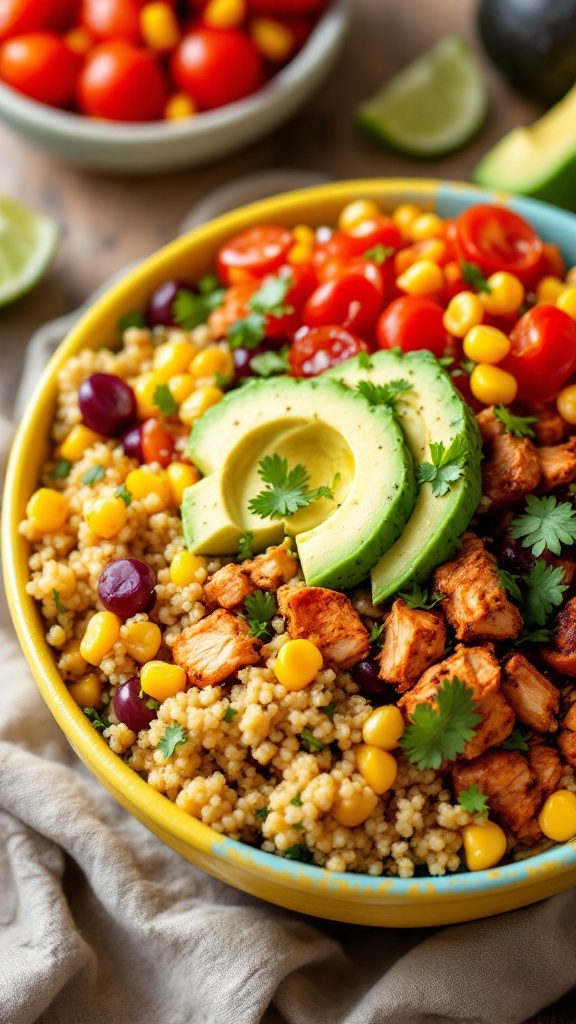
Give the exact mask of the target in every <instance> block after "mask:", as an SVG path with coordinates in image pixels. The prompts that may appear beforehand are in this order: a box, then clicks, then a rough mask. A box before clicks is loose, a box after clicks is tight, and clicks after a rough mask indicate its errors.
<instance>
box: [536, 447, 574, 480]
mask: <svg viewBox="0 0 576 1024" xmlns="http://www.w3.org/2000/svg"><path fill="white" fill-rule="evenodd" d="M536 454H537V455H538V461H539V462H540V469H541V473H542V475H541V479H540V484H539V486H538V493H539V494H546V492H547V491H553V490H555V489H556V488H557V487H562V486H563V485H564V484H569V483H571V482H572V480H574V479H576V437H569V438H568V440H567V441H565V442H564V444H554V445H549V446H545V447H544V448H537V449H536Z"/></svg>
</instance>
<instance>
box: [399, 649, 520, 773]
mask: <svg viewBox="0 0 576 1024" xmlns="http://www.w3.org/2000/svg"><path fill="white" fill-rule="evenodd" d="M500 678H501V671H500V664H499V662H498V661H497V659H496V658H495V656H494V651H493V648H492V646H491V645H487V646H486V647H465V646H464V644H458V646H457V647H456V650H455V651H454V654H451V655H450V657H449V658H445V660H444V661H442V662H440V664H439V665H433V666H432V667H431V668H429V669H428V670H427V671H426V672H425V673H424V675H423V676H422V677H421V679H420V680H419V681H418V682H417V683H416V686H414V687H412V689H411V690H409V691H408V693H405V694H404V696H403V697H401V698H400V700H399V701H398V707H399V708H400V710H401V711H402V713H403V715H404V716H405V717H406V718H410V716H411V714H412V712H413V711H414V708H415V707H416V705H417V704H421V703H423V702H427V703H428V704H433V703H434V700H435V698H436V694H437V692H438V690H439V688H440V685H441V683H442V682H443V680H444V679H460V680H461V682H463V683H465V684H466V686H469V687H471V689H472V690H473V691H474V700H475V701H476V702H477V704H478V711H479V712H480V714H481V715H482V721H481V722H480V723H479V724H478V727H477V728H476V731H475V734H474V736H473V737H472V739H471V740H469V741H468V743H467V744H466V746H465V748H464V753H463V754H462V757H463V758H465V759H466V760H467V761H470V760H472V759H473V758H475V757H478V756H479V755H480V754H482V753H483V752H484V751H485V750H487V749H488V747H493V746H495V745H496V744H497V743H502V742H503V740H505V739H506V737H507V736H509V735H510V733H511V732H512V729H513V728H514V712H513V711H512V708H511V707H510V705H509V704H508V702H507V701H506V698H505V697H504V695H503V693H502V690H501V687H500Z"/></svg>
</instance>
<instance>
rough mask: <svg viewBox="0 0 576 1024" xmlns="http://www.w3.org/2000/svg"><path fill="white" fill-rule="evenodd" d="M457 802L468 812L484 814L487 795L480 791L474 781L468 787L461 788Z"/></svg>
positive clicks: (486, 807)
mask: <svg viewBox="0 0 576 1024" xmlns="http://www.w3.org/2000/svg"><path fill="white" fill-rule="evenodd" d="M458 803H459V804H460V806H461V807H463V808H464V810H465V811H468V814H485V813H486V811H487V810H488V797H487V796H486V794H485V793H481V792H480V790H479V789H478V786H477V785H476V783H475V782H473V783H472V785H471V786H468V789H463V790H462V792H461V793H460V795H459V797H458Z"/></svg>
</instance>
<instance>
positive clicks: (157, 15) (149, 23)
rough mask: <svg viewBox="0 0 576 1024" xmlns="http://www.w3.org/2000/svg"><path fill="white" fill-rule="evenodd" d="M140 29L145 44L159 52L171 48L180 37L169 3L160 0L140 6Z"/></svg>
mask: <svg viewBox="0 0 576 1024" xmlns="http://www.w3.org/2000/svg"><path fill="white" fill-rule="evenodd" d="M140 31H141V33H142V38H143V40H144V42H145V43H146V46H148V47H149V48H150V49H151V50H158V51H159V52H160V53H167V52H168V50H173V49H174V47H175V46H176V44H177V42H178V40H179V39H180V26H179V25H178V18H177V17H176V14H175V12H174V11H173V9H172V7H171V6H170V4H168V3H163V2H162V0H154V2H152V3H148V4H145V5H144V7H142V9H141V11H140Z"/></svg>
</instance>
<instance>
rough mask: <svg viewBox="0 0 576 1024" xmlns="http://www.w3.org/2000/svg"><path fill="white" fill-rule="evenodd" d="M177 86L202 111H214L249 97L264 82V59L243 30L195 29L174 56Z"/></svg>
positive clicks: (184, 39)
mask: <svg viewBox="0 0 576 1024" xmlns="http://www.w3.org/2000/svg"><path fill="white" fill-rule="evenodd" d="M172 75H173V78H174V81H175V82H176V85H177V87H178V88H179V89H181V90H182V91H183V92H187V93H189V95H190V96H191V97H192V99H193V100H194V102H195V103H196V104H197V105H198V107H199V108H200V110H214V109H215V108H216V107H223V106H224V105H225V104H227V103H234V102H235V101H236V100H240V99H242V98H243V97H244V96H248V94H249V93H252V92H255V91H256V89H259V88H260V86H261V85H262V83H263V81H264V72H263V66H262V60H261V57H260V54H259V52H258V50H257V49H256V47H255V45H254V43H253V42H252V40H251V38H250V37H249V36H247V35H246V34H245V33H244V32H241V31H240V30H239V29H234V28H230V29H212V28H205V27H203V28H198V29H193V30H192V31H191V32H189V33H188V34H187V35H185V36H184V38H183V39H182V40H181V41H180V43H179V45H178V46H177V48H176V50H175V51H174V54H173V57H172Z"/></svg>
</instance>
